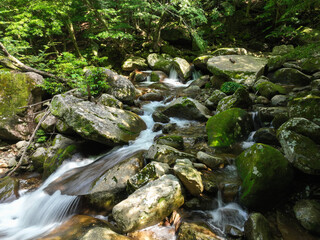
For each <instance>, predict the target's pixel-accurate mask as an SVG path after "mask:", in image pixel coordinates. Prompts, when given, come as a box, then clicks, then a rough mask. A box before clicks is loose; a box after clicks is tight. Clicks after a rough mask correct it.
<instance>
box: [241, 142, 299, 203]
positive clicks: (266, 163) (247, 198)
mask: <svg viewBox="0 0 320 240" xmlns="http://www.w3.org/2000/svg"><path fill="white" fill-rule="evenodd" d="M236 166H237V170H238V173H239V176H240V178H241V179H242V185H241V194H240V201H241V203H242V204H244V205H245V206H247V207H249V208H254V209H258V208H268V207H271V206H273V204H275V203H276V202H277V201H278V199H277V198H274V196H275V195H277V194H280V195H281V194H282V193H284V192H285V190H286V187H287V186H288V185H289V184H290V182H291V181H292V179H293V171H292V168H291V166H290V165H289V162H288V160H287V159H286V158H285V157H284V156H283V155H282V153H281V152H280V151H279V150H277V149H275V148H273V147H271V146H268V145H265V144H261V143H256V144H254V145H253V146H252V147H250V148H249V149H247V150H245V151H244V152H242V153H241V154H240V155H239V156H238V157H237V158H236Z"/></svg>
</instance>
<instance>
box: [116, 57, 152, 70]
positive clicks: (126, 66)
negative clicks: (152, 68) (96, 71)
mask: <svg viewBox="0 0 320 240" xmlns="http://www.w3.org/2000/svg"><path fill="white" fill-rule="evenodd" d="M146 69H148V64H147V62H146V60H145V59H144V58H142V57H131V58H128V59H127V60H125V61H124V63H123V64H122V70H123V71H127V72H131V71H134V70H146Z"/></svg>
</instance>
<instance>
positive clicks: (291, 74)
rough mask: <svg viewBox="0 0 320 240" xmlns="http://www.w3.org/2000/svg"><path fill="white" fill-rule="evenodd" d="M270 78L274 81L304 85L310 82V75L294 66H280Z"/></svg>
mask: <svg viewBox="0 0 320 240" xmlns="http://www.w3.org/2000/svg"><path fill="white" fill-rule="evenodd" d="M270 80H271V81H272V82H274V83H280V84H292V85H295V86H306V85H308V84H309V83H310V81H311V77H310V76H308V75H306V74H304V73H302V72H300V71H299V70H297V69H294V68H281V69H279V70H277V71H276V72H275V73H274V75H273V76H272V78H271V79H270Z"/></svg>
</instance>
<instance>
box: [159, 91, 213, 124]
mask: <svg viewBox="0 0 320 240" xmlns="http://www.w3.org/2000/svg"><path fill="white" fill-rule="evenodd" d="M162 113H163V114H165V115H167V116H169V117H177V118H183V119H188V120H198V121H206V120H207V119H208V118H209V117H210V110H209V109H207V108H206V107H205V106H203V105H202V104H201V103H199V102H198V101H196V100H194V99H191V98H187V97H181V98H178V99H176V100H174V101H173V102H171V103H170V104H169V105H168V106H167V107H165V109H164V110H163V111H162Z"/></svg>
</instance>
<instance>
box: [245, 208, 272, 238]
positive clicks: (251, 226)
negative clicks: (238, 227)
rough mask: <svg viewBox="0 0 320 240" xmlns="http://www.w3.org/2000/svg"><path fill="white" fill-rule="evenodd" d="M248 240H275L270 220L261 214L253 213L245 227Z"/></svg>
mask: <svg viewBox="0 0 320 240" xmlns="http://www.w3.org/2000/svg"><path fill="white" fill-rule="evenodd" d="M244 231H245V235H246V237H247V239H248V240H257V239H259V240H275V239H276V237H275V236H274V235H273V233H272V229H271V226H270V224H269V222H268V220H267V219H266V218H265V217H264V216H263V215H262V214H261V213H252V214H251V215H250V216H249V218H248V220H247V221H246V223H245V225H244Z"/></svg>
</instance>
